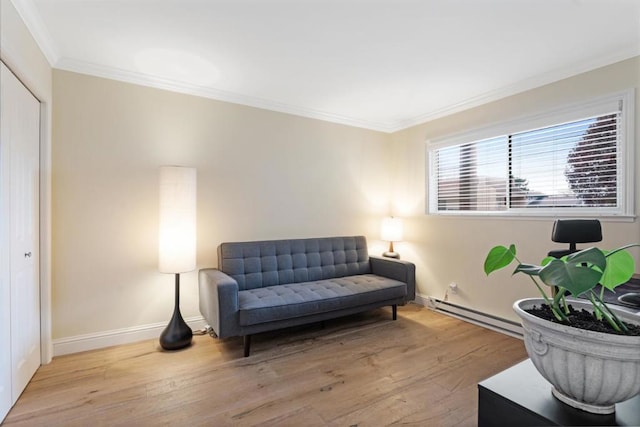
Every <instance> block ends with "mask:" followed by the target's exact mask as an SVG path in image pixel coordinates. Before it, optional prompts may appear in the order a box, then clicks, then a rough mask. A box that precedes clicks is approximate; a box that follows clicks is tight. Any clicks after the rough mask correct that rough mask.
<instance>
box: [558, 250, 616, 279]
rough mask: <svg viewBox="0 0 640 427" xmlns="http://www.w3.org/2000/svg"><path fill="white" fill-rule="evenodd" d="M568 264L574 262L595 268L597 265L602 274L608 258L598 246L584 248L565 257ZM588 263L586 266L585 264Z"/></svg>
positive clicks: (581, 265) (577, 264)
mask: <svg viewBox="0 0 640 427" xmlns="http://www.w3.org/2000/svg"><path fill="white" fill-rule="evenodd" d="M563 261H564V262H566V263H567V264H573V265H576V266H580V267H587V268H593V267H596V268H597V269H598V270H599V272H600V273H601V274H602V272H603V271H604V269H605V267H606V266H607V259H606V257H605V256H604V253H603V252H602V251H601V250H600V249H598V248H588V249H583V250H581V251H580V252H575V253H572V254H571V255H568V256H567V258H566V259H565V258H563ZM584 264H586V266H585V265H584Z"/></svg>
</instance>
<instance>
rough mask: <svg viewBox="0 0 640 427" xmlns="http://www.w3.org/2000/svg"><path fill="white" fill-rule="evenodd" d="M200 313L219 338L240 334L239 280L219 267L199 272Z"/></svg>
mask: <svg viewBox="0 0 640 427" xmlns="http://www.w3.org/2000/svg"><path fill="white" fill-rule="evenodd" d="M198 289H199V295H200V313H202V316H203V317H204V318H205V320H206V321H207V322H208V323H209V326H211V327H212V328H213V330H214V331H215V333H216V334H217V335H218V337H219V338H226V337H233V336H237V335H239V334H240V325H239V323H238V282H236V281H235V280H234V279H233V278H232V277H230V276H228V275H226V274H225V273H223V272H222V271H220V270H218V269H217V268H204V269H202V270H200V271H199V272H198Z"/></svg>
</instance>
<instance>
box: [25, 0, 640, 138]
mask: <svg viewBox="0 0 640 427" xmlns="http://www.w3.org/2000/svg"><path fill="white" fill-rule="evenodd" d="M13 2H14V4H15V5H16V8H17V9H18V10H19V12H20V13H21V15H22V17H23V18H24V20H25V21H26V23H27V26H28V27H29V29H30V30H31V32H32V33H33V34H34V37H35V38H36V40H37V42H38V44H39V45H40V46H41V48H42V49H43V51H44V52H45V55H46V56H47V58H48V59H49V61H50V62H51V64H52V66H54V67H55V68H59V69H64V70H70V71H76V72H80V73H86V74H92V75H97V76H102V77H108V78H114V79H118V80H123V81H129V82H133V83H138V84H144V85H149V86H155V87H161V88H166V89H171V90H176V91H180V92H185V93H192V94H196V95H200V96H205V97H209V98H214V99H220V100H224V101H230V102H236V103H239V104H245V105H251V106H256V107H261V108H266V109H270V110H275V111H282V112H287V113H292V114H297V115H301V116H307V117H314V118H320V119H323V120H329V121H333V122H338V123H345V124H350V125H355V126H360V127H365V128H370V129H375V130H381V131H385V132H392V131H395V130H398V129H402V128H406V127H409V126H411V125H414V124H417V123H421V122H425V121H428V120H431V119H434V118H437V117H442V116H444V115H447V114H451V113H453V112H456V111H461V110H463V109H465V108H470V107H473V106H477V105H480V104H482V103H485V102H488V101H492V100H495V99H499V98H501V97H504V96H508V95H511V94H514V93H517V92H521V91H524V90H527V89H531V88H534V87H537V86H540V85H543V84H546V83H550V82H552V81H556V80H559V79H562V78H565V77H569V76H571V75H575V74H578V73H581V72H584V71H588V70H590V69H594V68H597V67H600V66H603V65H607V64H610V63H613V62H617V61H620V60H623V59H627V58H630V57H633V56H637V55H640V0H13Z"/></svg>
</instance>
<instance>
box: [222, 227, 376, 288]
mask: <svg viewBox="0 0 640 427" xmlns="http://www.w3.org/2000/svg"><path fill="white" fill-rule="evenodd" d="M218 269H219V270H221V271H222V272H224V273H226V274H228V275H229V276H231V277H233V278H234V279H235V280H236V281H237V282H238V286H239V288H240V290H246V289H254V288H261V287H265V286H273V285H284V284H286V283H298V282H308V281H312V280H323V279H331V278H335V277H344V276H351V275H354V274H367V273H369V272H370V271H371V267H370V265H369V254H368V252H367V240H366V238H365V237H364V236H352V237H324V238H315V239H292V240H265V241H258V242H233V243H222V244H221V245H220V246H219V247H218Z"/></svg>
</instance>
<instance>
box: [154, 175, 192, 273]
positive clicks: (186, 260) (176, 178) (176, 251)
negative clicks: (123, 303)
mask: <svg viewBox="0 0 640 427" xmlns="http://www.w3.org/2000/svg"><path fill="white" fill-rule="evenodd" d="M158 265H159V269H160V272H161V273H185V272H187V271H192V270H194V269H195V268H196V169H195V168H186V167H180V166H161V167H160V229H159V251H158Z"/></svg>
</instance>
